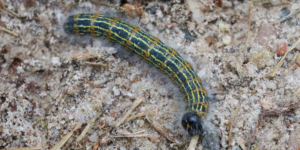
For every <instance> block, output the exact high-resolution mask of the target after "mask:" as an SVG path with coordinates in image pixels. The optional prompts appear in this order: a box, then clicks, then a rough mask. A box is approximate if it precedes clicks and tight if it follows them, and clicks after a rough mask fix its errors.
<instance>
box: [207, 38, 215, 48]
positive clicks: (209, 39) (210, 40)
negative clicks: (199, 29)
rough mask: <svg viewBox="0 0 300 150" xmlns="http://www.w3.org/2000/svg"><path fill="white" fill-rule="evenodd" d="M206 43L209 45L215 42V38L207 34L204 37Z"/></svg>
mask: <svg viewBox="0 0 300 150" xmlns="http://www.w3.org/2000/svg"><path fill="white" fill-rule="evenodd" d="M205 41H206V43H207V44H208V45H209V46H211V45H213V44H215V43H216V39H215V38H214V37H213V36H208V37H206V38H205Z"/></svg>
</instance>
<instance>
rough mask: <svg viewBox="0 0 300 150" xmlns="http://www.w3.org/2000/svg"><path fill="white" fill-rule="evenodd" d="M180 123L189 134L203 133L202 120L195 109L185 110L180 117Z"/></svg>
mask: <svg viewBox="0 0 300 150" xmlns="http://www.w3.org/2000/svg"><path fill="white" fill-rule="evenodd" d="M181 125H182V126H183V128H184V129H185V130H186V131H187V132H188V133H189V135H190V136H194V135H199V134H200V133H203V122H202V120H201V117H199V116H198V115H197V112H196V111H189V112H186V113H185V114H184V115H183V117H182V120H181Z"/></svg>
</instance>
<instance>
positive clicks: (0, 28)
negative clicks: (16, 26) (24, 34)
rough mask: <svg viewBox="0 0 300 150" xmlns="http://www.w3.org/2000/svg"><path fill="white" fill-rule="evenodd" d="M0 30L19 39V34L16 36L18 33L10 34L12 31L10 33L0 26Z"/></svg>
mask: <svg viewBox="0 0 300 150" xmlns="http://www.w3.org/2000/svg"><path fill="white" fill-rule="evenodd" d="M0 30H2V31H5V32H7V33H9V34H11V35H13V36H16V37H19V34H18V33H15V32H12V31H10V30H8V29H6V28H4V27H1V26H0Z"/></svg>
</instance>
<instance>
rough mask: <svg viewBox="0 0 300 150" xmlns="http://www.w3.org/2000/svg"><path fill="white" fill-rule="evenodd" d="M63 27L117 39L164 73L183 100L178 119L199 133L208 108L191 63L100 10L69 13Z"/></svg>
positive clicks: (148, 36) (77, 32) (135, 28)
mask: <svg viewBox="0 0 300 150" xmlns="http://www.w3.org/2000/svg"><path fill="white" fill-rule="evenodd" d="M63 28H64V30H65V32H66V33H67V34H72V35H78V36H86V35H90V36H93V37H103V38H104V39H106V40H108V41H110V42H113V43H118V44H120V45H121V46H122V47H123V48H124V49H125V50H127V51H130V52H132V53H134V54H137V55H138V56H139V57H140V58H141V59H142V60H143V61H145V62H147V63H149V64H151V65H153V66H155V67H156V68H157V69H159V70H160V71H161V72H164V73H165V74H167V75H168V76H169V77H170V78H171V79H172V81H173V82H174V83H175V84H176V85H177V86H178V88H179V90H180V91H181V92H182V93H183V95H184V100H185V101H186V102H187V107H186V110H187V112H186V113H185V114H184V115H183V118H182V120H181V124H182V126H183V128H184V129H185V130H187V132H188V133H189V135H191V136H194V135H199V134H200V133H202V130H203V122H202V118H203V117H206V114H207V112H208V108H209V103H208V99H207V93H206V90H205V89H204V88H203V86H202V82H201V79H200V78H199V77H198V76H197V74H196V73H195V71H194V69H193V68H192V66H191V64H190V63H188V62H187V61H186V60H184V59H183V58H182V57H181V56H180V55H179V54H178V53H177V51H176V50H174V49H172V48H170V47H169V46H167V45H165V44H164V43H162V42H161V41H160V40H159V39H158V38H156V37H154V36H152V35H150V34H147V33H146V32H144V31H142V30H141V29H140V28H138V27H136V26H133V25H129V24H126V23H124V22H122V21H121V20H120V19H119V18H115V17H106V16H104V15H102V14H77V15H72V16H69V17H68V18H67V20H66V21H65V23H64V25H63Z"/></svg>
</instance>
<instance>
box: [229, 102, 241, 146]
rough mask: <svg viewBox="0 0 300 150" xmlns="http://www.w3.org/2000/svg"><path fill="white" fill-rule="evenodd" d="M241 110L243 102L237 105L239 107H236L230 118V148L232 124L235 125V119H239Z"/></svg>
mask: <svg viewBox="0 0 300 150" xmlns="http://www.w3.org/2000/svg"><path fill="white" fill-rule="evenodd" d="M240 109H241V102H240V103H239V104H238V105H237V107H236V109H235V111H234V113H233V114H232V116H231V118H230V121H229V135H228V146H230V143H231V135H232V134H231V131H232V124H233V122H234V120H235V118H236V117H237V115H238V114H239V112H240Z"/></svg>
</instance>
